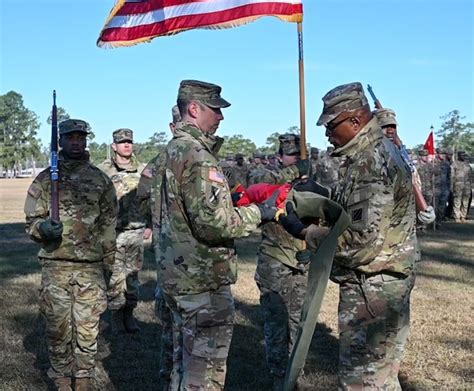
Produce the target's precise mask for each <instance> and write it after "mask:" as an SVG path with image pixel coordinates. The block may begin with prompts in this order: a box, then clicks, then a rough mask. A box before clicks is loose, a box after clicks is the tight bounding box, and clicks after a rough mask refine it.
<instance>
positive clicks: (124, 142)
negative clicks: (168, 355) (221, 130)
mask: <svg viewBox="0 0 474 391" xmlns="http://www.w3.org/2000/svg"><path fill="white" fill-rule="evenodd" d="M112 135H113V141H114V142H113V143H112V149H113V151H114V155H113V156H112V158H111V159H109V160H106V161H104V162H103V163H102V164H100V165H99V166H98V167H99V168H100V169H101V170H102V171H103V172H105V173H106V174H107V175H108V176H109V178H110V179H111V180H112V182H113V184H114V186H115V191H116V193H117V198H118V200H119V207H120V210H119V215H118V221H117V252H116V253H115V262H114V264H113V266H112V270H111V272H112V273H111V275H110V279H109V282H108V290H107V298H108V307H109V309H110V310H111V311H112V324H111V329H112V332H114V333H118V332H119V331H122V330H123V329H124V328H125V330H126V331H127V332H128V333H136V332H138V331H139V330H140V328H139V326H138V324H137V322H136V320H135V318H134V316H133V310H134V309H135V307H136V306H137V303H138V289H139V285H140V282H139V280H138V272H139V271H140V270H141V268H142V265H143V236H144V234H145V232H144V231H145V229H144V228H145V223H144V221H143V219H142V218H141V216H140V214H139V212H138V206H137V203H136V198H135V196H136V193H137V186H138V181H139V180H140V174H141V172H142V170H143V165H142V164H140V163H139V162H138V161H137V159H136V158H135V156H134V155H133V131H132V130H131V129H127V128H121V129H117V130H115V131H114V132H113V134H112ZM148 234H149V232H147V234H146V235H148Z"/></svg>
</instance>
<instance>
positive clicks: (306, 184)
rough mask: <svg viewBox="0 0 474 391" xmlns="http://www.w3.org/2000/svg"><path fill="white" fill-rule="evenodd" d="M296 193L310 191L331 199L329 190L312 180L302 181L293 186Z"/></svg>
mask: <svg viewBox="0 0 474 391" xmlns="http://www.w3.org/2000/svg"><path fill="white" fill-rule="evenodd" d="M293 189H294V190H296V191H309V192H311V193H315V194H319V195H322V196H323V197H326V198H327V197H329V190H328V189H326V188H325V187H324V186H321V185H320V184H319V183H317V182H315V181H313V180H312V179H308V178H306V179H302V180H300V181H299V182H298V183H297V184H295V185H294V186H293Z"/></svg>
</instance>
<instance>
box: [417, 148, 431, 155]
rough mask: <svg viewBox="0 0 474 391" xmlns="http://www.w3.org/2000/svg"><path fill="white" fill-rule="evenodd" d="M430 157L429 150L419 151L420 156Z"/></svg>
mask: <svg viewBox="0 0 474 391" xmlns="http://www.w3.org/2000/svg"><path fill="white" fill-rule="evenodd" d="M428 155H429V153H428V150H427V149H424V148H422V149H419V150H418V156H428Z"/></svg>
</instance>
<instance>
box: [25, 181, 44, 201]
mask: <svg viewBox="0 0 474 391" xmlns="http://www.w3.org/2000/svg"><path fill="white" fill-rule="evenodd" d="M41 193H42V191H41V188H39V187H38V186H37V185H35V184H32V185H31V186H30V187H29V189H28V194H29V195H30V196H31V197H33V198H34V199H35V200H36V199H38V198H39V197H40V195H41Z"/></svg>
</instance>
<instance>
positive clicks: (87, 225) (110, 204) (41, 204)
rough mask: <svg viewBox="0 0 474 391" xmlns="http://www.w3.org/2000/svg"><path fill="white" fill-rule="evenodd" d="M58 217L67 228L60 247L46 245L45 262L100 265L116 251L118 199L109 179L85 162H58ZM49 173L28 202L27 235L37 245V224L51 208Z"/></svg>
mask: <svg viewBox="0 0 474 391" xmlns="http://www.w3.org/2000/svg"><path fill="white" fill-rule="evenodd" d="M58 187H59V218H60V220H61V222H62V223H63V226H64V229H63V234H62V239H61V242H60V243H59V244H57V243H50V244H43V246H42V248H41V250H40V251H39V254H38V257H39V259H40V260H42V261H50V260H51V261H53V260H54V261H56V260H64V261H70V262H101V261H102V260H103V259H104V258H107V257H109V256H110V255H112V254H114V252H115V224H116V216H117V198H116V195H115V190H114V186H113V185H112V182H111V181H110V179H109V178H108V177H107V175H105V174H104V173H103V172H102V171H100V170H99V169H98V168H97V167H95V166H93V165H92V164H90V163H89V160H88V158H87V159H85V160H65V159H63V158H62V155H61V154H60V160H59V185H58ZM50 199H51V178H50V170H49V168H47V169H46V170H44V171H42V172H41V173H40V174H39V175H38V176H37V177H36V178H35V180H34V181H33V183H32V184H31V186H30V188H29V189H28V194H27V198H26V203H25V214H26V232H27V233H28V234H29V235H30V236H31V238H32V239H33V240H35V241H37V242H41V240H42V238H41V235H40V233H39V231H38V225H39V224H40V223H41V222H42V221H44V219H46V218H48V217H49V210H50V208H51V201H50Z"/></svg>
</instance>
